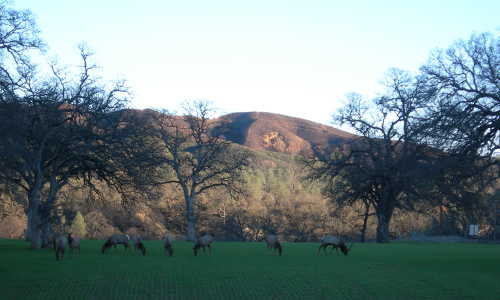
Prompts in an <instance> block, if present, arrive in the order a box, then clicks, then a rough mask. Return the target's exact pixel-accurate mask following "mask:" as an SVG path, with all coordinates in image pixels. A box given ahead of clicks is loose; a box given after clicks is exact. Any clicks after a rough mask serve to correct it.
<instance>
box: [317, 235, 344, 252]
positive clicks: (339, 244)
mask: <svg viewBox="0 0 500 300" xmlns="http://www.w3.org/2000/svg"><path fill="white" fill-rule="evenodd" d="M328 246H331V247H332V249H335V251H336V252H337V255H338V254H339V249H340V251H341V252H342V253H344V255H348V254H349V251H351V249H352V246H353V244H352V243H351V245H350V246H349V247H347V245H346V244H345V242H344V240H342V239H339V238H338V237H336V236H333V235H327V236H325V237H323V238H322V239H321V245H320V246H319V248H318V255H319V254H320V252H321V249H323V252H324V253H325V255H326V254H327V253H326V249H327V248H328Z"/></svg>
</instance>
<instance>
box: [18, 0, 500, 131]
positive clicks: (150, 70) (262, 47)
mask: <svg viewBox="0 0 500 300" xmlns="http://www.w3.org/2000/svg"><path fill="white" fill-rule="evenodd" d="M14 5H15V7H16V8H23V9H24V8H28V9H30V10H31V11H32V12H33V13H34V14H35V16H36V18H37V23H38V25H39V27H40V28H41V30H42V37H43V38H44V39H45V40H46V41H47V43H48V44H49V46H50V52H51V54H53V55H54V54H55V55H57V56H58V57H59V59H60V60H61V61H62V62H66V63H76V58H77V54H78V51H77V48H76V46H77V45H78V44H79V43H80V42H82V41H85V42H86V43H87V44H88V45H89V46H90V48H92V49H93V50H95V52H96V59H97V62H98V63H99V65H100V66H101V67H102V71H103V74H104V75H105V77H106V78H109V79H113V78H117V77H121V78H125V79H127V80H128V81H129V84H130V85H131V87H132V88H133V91H134V94H135V98H134V101H133V102H132V106H133V107H137V108H146V107H163V108H168V109H172V108H175V107H177V106H178V104H179V103H180V102H181V101H183V100H187V99H206V100H211V101H213V102H214V103H215V104H216V106H217V107H218V108H219V109H220V110H221V111H222V112H223V113H229V112H236V111H268V112H275V113H281V114H285V115H291V116H295V117H300V118H305V119H309V120H312V121H316V122H321V123H329V122H330V120H331V114H332V113H333V112H334V111H335V109H336V108H337V107H338V106H339V104H340V100H341V99H342V98H343V97H344V95H345V94H346V93H348V92H352V91H357V92H361V93H365V94H373V93H375V92H376V91H377V89H378V88H379V85H378V82H379V81H380V80H381V79H382V78H383V75H384V72H385V71H386V70H387V69H388V68H391V67H398V68H402V69H407V70H416V69H417V68H418V66H419V65H420V64H422V63H423V62H425V60H426V59H427V57H428V55H429V52H430V51H431V50H432V49H434V48H436V47H448V46H449V45H450V44H451V43H452V42H453V41H455V40H457V39H459V38H464V39H467V38H468V37H469V36H470V34H471V33H473V32H483V31H490V32H494V33H496V34H498V33H499V29H500V27H499V25H500V21H499V20H500V18H499V17H498V16H499V12H500V1H493V0H491V1H490V0H484V1H479V0H477V1H472V0H471V1H465V0H464V1H461V0H454V1H448V0H446V1H443V0H441V1H440V0H433V1H427V0H425V1H423V0H420V1H334V0H330V1H327V0H325V1H315V0H308V1H306V0H303V1H272V0H267V1H260V0H252V1H236V0H228V1H218V0H206V1H191V0H182V1H181V0H177V1H169V0H166V1H165V0H163V1H162V0H143V1H138V0H137V1H133V0H88V1H74V0H43V1H41V0H15V1H14Z"/></svg>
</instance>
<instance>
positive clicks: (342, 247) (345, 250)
mask: <svg viewBox="0 0 500 300" xmlns="http://www.w3.org/2000/svg"><path fill="white" fill-rule="evenodd" d="M353 245H354V244H353V243H351V244H350V245H349V247H347V245H346V244H345V242H344V241H340V242H339V243H338V245H337V247H339V248H340V251H342V253H344V255H345V256H347V255H348V254H349V251H351V249H352V246H353Z"/></svg>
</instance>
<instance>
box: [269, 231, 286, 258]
mask: <svg viewBox="0 0 500 300" xmlns="http://www.w3.org/2000/svg"><path fill="white" fill-rule="evenodd" d="M265 241H266V246H267V248H268V249H273V251H274V252H276V250H277V251H278V253H279V255H280V256H281V252H282V251H283V248H282V247H281V243H280V241H279V240H278V237H277V236H276V235H274V234H269V235H267V236H266V239H265Z"/></svg>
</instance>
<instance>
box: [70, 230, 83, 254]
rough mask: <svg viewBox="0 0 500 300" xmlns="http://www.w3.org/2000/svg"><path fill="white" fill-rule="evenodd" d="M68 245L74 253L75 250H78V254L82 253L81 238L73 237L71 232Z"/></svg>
mask: <svg viewBox="0 0 500 300" xmlns="http://www.w3.org/2000/svg"><path fill="white" fill-rule="evenodd" d="M68 245H69V248H70V249H71V253H73V251H74V250H78V254H80V238H79V237H73V234H72V233H71V232H70V233H68Z"/></svg>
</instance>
